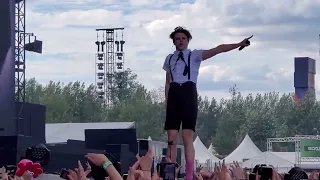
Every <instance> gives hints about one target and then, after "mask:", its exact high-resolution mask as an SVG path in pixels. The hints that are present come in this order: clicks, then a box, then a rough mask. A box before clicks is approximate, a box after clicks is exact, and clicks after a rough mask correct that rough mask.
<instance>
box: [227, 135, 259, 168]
mask: <svg viewBox="0 0 320 180" xmlns="http://www.w3.org/2000/svg"><path fill="white" fill-rule="evenodd" d="M261 153H262V152H261V151H260V149H259V148H258V147H257V146H256V145H255V144H254V143H253V141H252V140H251V138H250V137H249V135H246V137H245V138H244V139H243V140H242V142H241V143H240V145H239V146H238V147H237V148H236V149H235V150H234V151H233V152H232V153H231V154H229V155H228V156H227V157H226V158H225V161H226V162H227V163H231V162H233V161H238V162H243V160H244V159H250V158H253V157H256V156H259V155H260V154H261Z"/></svg>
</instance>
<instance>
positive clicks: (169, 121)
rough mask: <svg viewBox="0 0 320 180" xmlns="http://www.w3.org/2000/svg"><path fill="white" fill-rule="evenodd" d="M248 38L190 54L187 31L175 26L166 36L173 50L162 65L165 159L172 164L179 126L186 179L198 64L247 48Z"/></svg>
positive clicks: (190, 161) (191, 155)
mask: <svg viewBox="0 0 320 180" xmlns="http://www.w3.org/2000/svg"><path fill="white" fill-rule="evenodd" d="M251 37H252V36H251ZM251 37H249V38H246V39H244V40H243V41H241V42H239V43H234V44H222V45H219V46H217V47H215V48H212V49H208V50H193V51H192V50H190V49H188V45H189V42H190V40H191V39H192V35H191V33H190V32H189V31H188V30H187V29H185V28H183V27H176V28H175V29H174V31H173V32H172V33H171V34H170V38H171V39H172V41H173V44H174V46H175V49H176V50H175V51H174V52H173V53H172V54H169V55H168V56H167V57H166V58H165V61H164V65H163V69H164V70H165V71H166V83H165V104H166V120H165V125H164V129H165V130H166V131H167V134H168V151H167V152H168V154H167V156H168V157H169V158H170V159H172V161H174V162H175V161H176V158H177V142H178V135H179V130H180V126H181V124H182V139H183V144H184V148H185V159H186V176H187V180H192V179H193V167H194V156H195V152H194V147H193V132H194V131H195V127H196V121H197V114H198V93H197V87H196V86H197V80H198V74H199V68H200V64H201V62H202V61H204V60H207V59H209V58H211V57H213V56H215V55H217V54H220V53H224V52H228V51H231V50H234V49H236V48H239V47H241V46H243V47H246V46H249V45H250V42H249V41H248V40H249V39H250V38H251Z"/></svg>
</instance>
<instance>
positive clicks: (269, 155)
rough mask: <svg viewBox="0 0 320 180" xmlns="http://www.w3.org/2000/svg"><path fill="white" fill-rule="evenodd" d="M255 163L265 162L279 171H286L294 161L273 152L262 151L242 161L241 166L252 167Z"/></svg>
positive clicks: (292, 165)
mask: <svg viewBox="0 0 320 180" xmlns="http://www.w3.org/2000/svg"><path fill="white" fill-rule="evenodd" d="M257 164H266V165H268V166H269V165H272V166H273V167H275V168H277V171H278V172H279V173H283V172H288V171H289V170H290V169H291V168H292V167H294V163H293V162H290V161H288V160H287V159H285V158H282V157H280V156H277V155H276V154H275V153H273V152H263V153H261V154H260V155H258V156H256V157H253V158H251V159H249V160H247V161H245V162H243V163H242V167H243V168H254V166H255V165H257Z"/></svg>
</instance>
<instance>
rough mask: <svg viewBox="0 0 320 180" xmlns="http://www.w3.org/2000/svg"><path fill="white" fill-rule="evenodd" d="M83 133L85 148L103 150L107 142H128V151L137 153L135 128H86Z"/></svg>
mask: <svg viewBox="0 0 320 180" xmlns="http://www.w3.org/2000/svg"><path fill="white" fill-rule="evenodd" d="M84 134H85V143H86V148H89V149H102V150H104V149H105V148H106V145H107V144H128V145H129V151H130V152H132V153H133V154H137V153H138V147H137V146H138V143H137V132H136V129H86V130H85V131H84Z"/></svg>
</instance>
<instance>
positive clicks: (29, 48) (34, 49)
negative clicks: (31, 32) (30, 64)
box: [24, 40, 42, 54]
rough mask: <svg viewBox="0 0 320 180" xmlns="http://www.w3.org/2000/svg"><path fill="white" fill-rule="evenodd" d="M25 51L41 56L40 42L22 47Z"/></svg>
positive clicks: (36, 41)
mask: <svg viewBox="0 0 320 180" xmlns="http://www.w3.org/2000/svg"><path fill="white" fill-rule="evenodd" d="M24 49H25V50H26V51H31V52H35V53H39V54H42V41H38V40H35V41H34V42H32V43H28V44H26V45H25V46H24Z"/></svg>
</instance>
